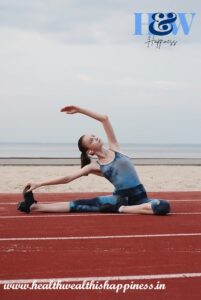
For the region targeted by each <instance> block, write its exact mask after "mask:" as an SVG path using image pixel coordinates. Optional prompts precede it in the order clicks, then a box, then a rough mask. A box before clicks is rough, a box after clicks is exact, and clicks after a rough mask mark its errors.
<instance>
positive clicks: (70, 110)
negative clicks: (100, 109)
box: [61, 106, 119, 150]
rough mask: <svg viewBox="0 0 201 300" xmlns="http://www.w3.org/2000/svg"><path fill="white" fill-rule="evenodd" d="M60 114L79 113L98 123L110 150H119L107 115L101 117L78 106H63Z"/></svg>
mask: <svg viewBox="0 0 201 300" xmlns="http://www.w3.org/2000/svg"><path fill="white" fill-rule="evenodd" d="M61 112H66V113H67V114H75V113H81V114H83V115H86V116H88V117H91V118H93V119H95V120H97V121H100V122H101V123H102V125H103V128H104V130H105V133H106V135H107V138H108V143H109V146H110V148H111V149H113V150H119V144H118V142H117V139H116V136H115V133H114V130H113V128H112V125H111V123H110V120H109V118H108V116H107V115H101V114H99V113H97V112H94V111H91V110H88V109H84V108H81V107H78V106H65V107H64V108H62V109H61Z"/></svg>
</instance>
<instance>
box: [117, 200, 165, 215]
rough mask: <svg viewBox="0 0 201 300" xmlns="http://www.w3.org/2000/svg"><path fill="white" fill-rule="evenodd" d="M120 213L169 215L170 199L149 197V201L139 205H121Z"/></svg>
mask: <svg viewBox="0 0 201 300" xmlns="http://www.w3.org/2000/svg"><path fill="white" fill-rule="evenodd" d="M119 212H120V213H130V214H151V215H161V216H162V215H167V214H168V213H169V212H170V204H169V202H168V201H165V200H159V199H149V200H148V202H147V203H142V204H139V205H130V206H121V207H120V208H119Z"/></svg>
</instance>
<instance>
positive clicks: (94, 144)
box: [83, 134, 103, 154]
mask: <svg viewBox="0 0 201 300" xmlns="http://www.w3.org/2000/svg"><path fill="white" fill-rule="evenodd" d="M83 143H84V146H85V147H86V148H87V149H89V152H90V151H91V152H96V151H97V150H99V149H100V148H101V147H102V145H103V142H102V140H101V139H100V138H99V137H97V136H95V135H94V134H91V135H89V134H85V136H84V137H83ZM89 154H90V153H89Z"/></svg>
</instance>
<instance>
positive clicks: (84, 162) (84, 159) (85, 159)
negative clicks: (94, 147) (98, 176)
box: [78, 135, 91, 168]
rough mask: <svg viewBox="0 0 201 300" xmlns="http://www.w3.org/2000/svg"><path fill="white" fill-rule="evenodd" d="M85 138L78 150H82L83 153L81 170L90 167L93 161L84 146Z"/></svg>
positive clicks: (80, 142)
mask: <svg viewBox="0 0 201 300" xmlns="http://www.w3.org/2000/svg"><path fill="white" fill-rule="evenodd" d="M83 137H84V135H82V136H81V137H80V139H79V141H78V148H79V150H80V152H82V153H81V157H80V159H81V168H83V167H84V166H86V165H88V164H90V163H91V159H90V157H89V156H88V155H87V150H88V149H87V148H86V147H85V146H84V145H83Z"/></svg>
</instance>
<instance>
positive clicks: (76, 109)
mask: <svg viewBox="0 0 201 300" xmlns="http://www.w3.org/2000/svg"><path fill="white" fill-rule="evenodd" d="M60 111H61V112H65V113H66V114H76V113H78V112H79V111H80V108H79V107H78V106H73V105H69V106H65V107H63V108H62V109H61V110H60Z"/></svg>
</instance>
